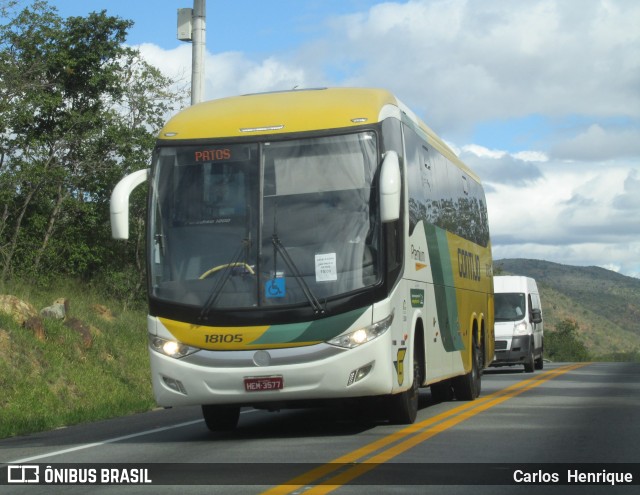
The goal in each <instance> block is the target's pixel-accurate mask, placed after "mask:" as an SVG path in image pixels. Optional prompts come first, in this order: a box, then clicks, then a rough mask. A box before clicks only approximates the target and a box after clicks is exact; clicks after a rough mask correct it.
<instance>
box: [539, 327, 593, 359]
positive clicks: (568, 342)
mask: <svg viewBox="0 0 640 495" xmlns="http://www.w3.org/2000/svg"><path fill="white" fill-rule="evenodd" d="M544 348H545V353H546V355H547V356H548V357H549V359H551V360H553V361H568V362H582V361H589V360H590V359H591V357H590V355H589V352H588V350H587V348H586V347H585V345H584V343H583V342H582V340H580V336H579V334H578V323H577V322H576V321H574V320H562V321H560V322H558V323H557V324H556V327H555V330H553V331H548V332H545V336H544Z"/></svg>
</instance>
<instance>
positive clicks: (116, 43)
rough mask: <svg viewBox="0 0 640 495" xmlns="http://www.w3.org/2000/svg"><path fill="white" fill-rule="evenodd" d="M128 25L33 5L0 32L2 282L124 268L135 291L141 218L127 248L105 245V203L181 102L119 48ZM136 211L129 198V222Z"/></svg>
mask: <svg viewBox="0 0 640 495" xmlns="http://www.w3.org/2000/svg"><path fill="white" fill-rule="evenodd" d="M13 7H14V5H13V2H5V4H4V5H2V6H0V9H1V10H2V12H1V13H2V14H4V15H9V14H11V13H12V12H13ZM131 25H132V23H131V21H126V20H123V19H120V18H118V17H112V16H108V15H107V14H106V12H105V11H102V12H98V13H96V12H94V13H91V14H89V15H88V16H86V17H69V18H67V19H62V18H61V17H60V16H59V15H58V14H57V12H56V10H55V9H54V8H52V7H50V6H49V5H48V4H47V3H46V2H44V1H35V2H33V3H32V4H31V5H30V6H28V7H26V8H25V9H23V10H22V11H20V12H17V13H15V14H13V16H12V17H11V18H10V20H9V22H8V23H7V24H5V25H3V26H0V62H2V63H1V65H0V101H2V103H0V205H2V206H0V270H1V271H0V275H1V277H2V278H3V279H6V278H9V277H10V276H12V274H18V275H23V276H30V277H37V278H39V279H43V278H46V277H47V276H58V275H71V276H76V277H81V278H83V279H85V280H88V279H91V278H93V277H95V276H97V275H99V274H104V273H113V272H114V271H116V272H117V271H124V272H127V271H128V270H133V271H135V272H136V273H137V281H136V286H137V288H138V289H139V288H140V287H141V281H142V275H141V272H142V271H143V265H144V264H143V263H142V262H141V258H140V256H141V252H142V251H143V245H142V239H143V235H142V230H141V229H142V222H141V221H135V219H134V221H133V222H132V234H133V235H132V239H133V241H132V242H129V243H115V242H113V241H112V240H111V239H110V228H109V219H108V211H109V207H108V203H109V197H110V194H111V190H112V189H113V186H114V185H115V183H116V182H117V181H118V180H119V179H120V178H121V177H122V176H123V175H125V174H127V173H129V172H131V171H134V170H137V169H140V168H144V167H146V166H147V165H148V162H149V157H150V155H151V150H152V147H153V144H154V142H155V136H156V135H157V131H158V129H159V128H160V127H161V125H162V123H163V121H164V119H165V116H166V115H167V114H168V113H170V112H171V111H173V110H175V107H177V106H178V105H179V104H180V102H181V100H180V98H178V97H177V94H176V92H175V91H174V90H172V89H171V88H172V87H174V81H172V80H170V79H168V78H166V77H164V76H163V75H162V74H161V73H160V72H159V71H158V70H157V69H156V68H154V67H152V66H150V65H149V64H147V63H146V62H145V61H144V60H143V59H142V58H141V55H140V53H139V52H138V51H136V50H133V49H131V48H128V47H126V46H125V45H124V42H125V39H126V34H127V30H128V29H129V28H130V27H131ZM143 212H144V199H143V198H142V196H141V195H137V196H134V204H133V205H132V213H133V215H134V216H135V215H136V214H137V215H138V217H139V219H141V218H142V215H143ZM45 274H46V275H45ZM120 278H122V277H120ZM130 278H131V277H127V279H130Z"/></svg>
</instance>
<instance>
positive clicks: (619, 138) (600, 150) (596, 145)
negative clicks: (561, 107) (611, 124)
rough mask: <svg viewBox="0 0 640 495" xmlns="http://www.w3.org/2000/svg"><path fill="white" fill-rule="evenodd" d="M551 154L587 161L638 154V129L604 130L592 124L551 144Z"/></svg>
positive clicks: (639, 134) (639, 141)
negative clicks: (574, 134)
mask: <svg viewBox="0 0 640 495" xmlns="http://www.w3.org/2000/svg"><path fill="white" fill-rule="evenodd" d="M551 154H552V155H553V156H555V157H557V158H561V159H570V160H587V161H601V160H608V159H610V158H612V157H624V156H640V130H636V129H622V130H618V129H616V130H606V129H604V128H603V127H601V126H600V125H598V124H593V125H591V126H589V128H588V129H586V130H585V131H584V132H581V133H580V134H578V135H577V136H575V137H572V138H570V139H567V140H566V141H564V142H561V143H558V144H556V145H555V146H553V147H552V149H551Z"/></svg>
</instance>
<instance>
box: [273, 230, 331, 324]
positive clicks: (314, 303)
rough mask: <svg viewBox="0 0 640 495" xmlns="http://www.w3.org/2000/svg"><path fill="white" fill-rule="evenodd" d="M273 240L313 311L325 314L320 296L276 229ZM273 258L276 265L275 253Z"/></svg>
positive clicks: (274, 245)
mask: <svg viewBox="0 0 640 495" xmlns="http://www.w3.org/2000/svg"><path fill="white" fill-rule="evenodd" d="M271 242H272V243H273V247H274V249H275V250H277V252H279V253H280V254H281V255H282V259H283V260H284V262H285V264H286V265H287V268H289V270H291V272H292V273H293V277H294V278H295V279H296V282H298V285H299V286H300V289H301V290H302V293H303V294H304V295H305V297H306V298H307V301H309V304H310V305H311V308H312V309H313V312H314V313H315V314H317V315H321V314H324V313H325V312H326V308H325V307H323V306H322V304H320V301H318V298H317V297H316V296H315V295H314V294H313V292H312V291H311V288H310V287H309V285H308V284H307V282H306V281H305V279H304V277H303V275H302V274H301V273H300V270H298V267H297V266H296V264H295V263H294V261H293V259H291V256H289V253H288V252H287V250H286V248H285V247H284V246H283V245H282V242H280V238H279V237H278V234H277V233H276V232H275V231H274V233H273V235H272V236H271ZM273 258H274V265H275V253H274V257H273ZM274 273H275V270H274Z"/></svg>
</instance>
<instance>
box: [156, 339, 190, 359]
mask: <svg viewBox="0 0 640 495" xmlns="http://www.w3.org/2000/svg"><path fill="white" fill-rule="evenodd" d="M149 345H150V346H151V348H152V349H153V350H154V351H156V352H159V353H160V354H164V355H165V356H169V357H172V358H176V359H180V358H183V357H185V356H188V355H189V354H193V353H194V352H197V351H199V350H200V349H197V348H195V347H190V346H188V345H185V344H183V343H181V342H177V341H175V340H167V339H163V338H161V337H156V336H155V335H149Z"/></svg>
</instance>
